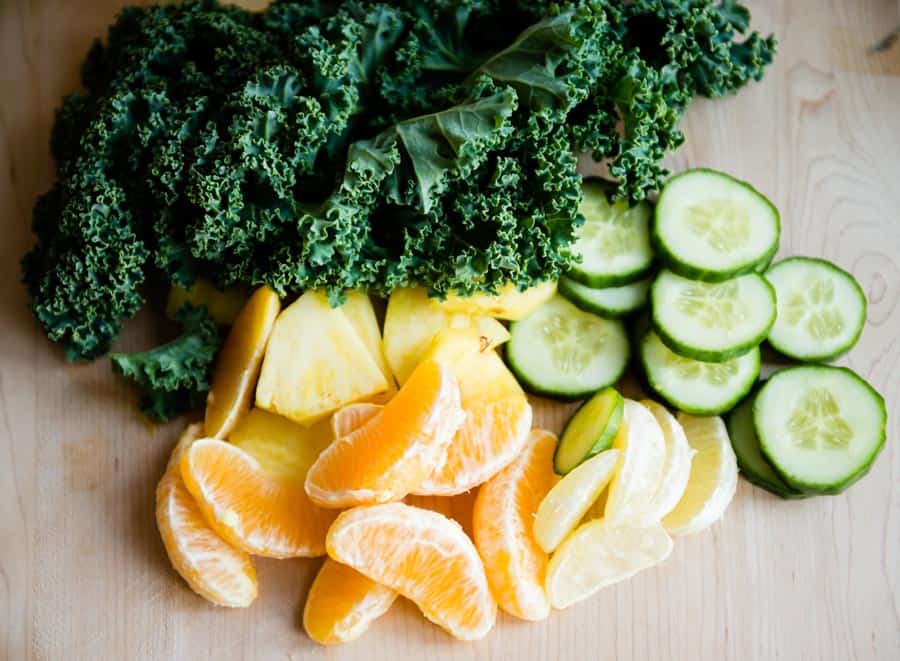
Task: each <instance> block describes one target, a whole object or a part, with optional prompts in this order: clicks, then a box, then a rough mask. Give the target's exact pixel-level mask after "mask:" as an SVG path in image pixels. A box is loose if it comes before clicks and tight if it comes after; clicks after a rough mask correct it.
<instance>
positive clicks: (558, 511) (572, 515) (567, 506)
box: [534, 449, 620, 553]
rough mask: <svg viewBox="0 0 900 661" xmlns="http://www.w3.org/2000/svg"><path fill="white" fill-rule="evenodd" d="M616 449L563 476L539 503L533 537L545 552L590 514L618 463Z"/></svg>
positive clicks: (557, 544) (550, 551) (551, 550)
mask: <svg viewBox="0 0 900 661" xmlns="http://www.w3.org/2000/svg"><path fill="white" fill-rule="evenodd" d="M619 452H620V451H619V450H615V449H611V450H606V451H605V452H601V453H599V454H597V455H595V456H593V457H591V458H590V459H588V460H587V461H585V462H584V463H583V464H580V465H579V466H577V467H576V468H575V469H573V470H572V471H570V472H569V473H567V474H566V475H565V476H564V477H563V478H562V479H561V480H560V481H559V482H557V483H556V485H555V486H554V487H553V488H552V489H551V490H550V492H549V493H548V494H547V495H546V496H545V497H544V499H543V500H542V501H541V503H540V506H539V507H538V509H537V513H536V514H535V517H534V538H535V540H536V541H537V543H538V545H539V546H540V547H541V548H542V549H543V550H544V551H545V552H547V553H552V552H553V551H555V550H556V547H558V546H559V545H560V544H561V543H562V541H563V540H564V539H565V538H566V537H568V536H569V533H571V532H572V531H573V530H574V529H575V526H577V525H578V523H579V522H580V521H581V520H582V519H583V518H584V516H585V515H586V514H587V513H588V512H589V511H590V509H591V507H592V506H593V505H594V503H595V502H597V499H598V498H599V497H600V494H601V493H602V492H603V490H604V489H605V488H606V485H607V484H608V483H609V481H610V479H611V478H612V476H613V472H614V471H615V469H616V466H617V465H618V462H619Z"/></svg>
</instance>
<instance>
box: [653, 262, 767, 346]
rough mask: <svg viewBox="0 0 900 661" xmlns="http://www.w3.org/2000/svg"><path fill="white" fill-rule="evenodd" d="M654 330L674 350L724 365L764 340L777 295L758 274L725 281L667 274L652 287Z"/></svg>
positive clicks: (658, 278) (661, 275)
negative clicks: (723, 363) (723, 362)
mask: <svg viewBox="0 0 900 661" xmlns="http://www.w3.org/2000/svg"><path fill="white" fill-rule="evenodd" d="M650 302H651V304H652V305H651V310H652V315H653V327H654V329H655V330H656V332H657V333H659V336H660V338H661V339H662V341H663V342H665V343H666V346H668V347H669V348H670V349H672V351H674V352H675V353H677V354H680V355H682V356H685V357H686V358H693V359H694V360H702V361H705V362H714V363H715V362H722V361H725V360H730V359H731V358H736V357H737V356H740V355H742V354H744V353H746V352H747V351H749V350H750V349H752V348H753V347H755V346H756V345H758V344H759V343H760V342H762V341H763V340H764V339H766V335H768V333H769V329H770V328H771V327H772V324H773V323H774V321H775V290H774V289H772V286H771V285H770V284H769V283H768V282H767V281H766V279H765V278H763V277H762V276H761V275H759V274H757V273H749V274H747V275H742V276H738V277H737V278H732V279H731V280H726V281H724V282H701V281H699V280H688V279H687V278H683V277H682V276H680V275H676V274H675V273H673V272H672V271H667V270H663V271H661V272H660V274H659V275H658V276H657V278H656V280H654V281H653V285H652V286H651V287H650Z"/></svg>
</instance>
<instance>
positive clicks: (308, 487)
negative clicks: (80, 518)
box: [157, 171, 885, 644]
mask: <svg viewBox="0 0 900 661" xmlns="http://www.w3.org/2000/svg"><path fill="white" fill-rule="evenodd" d="M584 193H585V196H584V204H583V206H582V210H583V212H584V214H585V216H586V220H587V222H586V224H585V225H584V228H583V229H582V235H581V238H580V239H579V242H578V244H577V245H578V248H579V250H581V251H582V256H583V258H584V259H583V260H582V263H581V264H580V265H579V267H578V268H576V269H575V270H574V271H573V272H572V273H571V274H569V276H568V277H566V278H564V279H562V280H561V281H560V283H559V285H558V288H559V293H560V295H557V284H556V283H548V284H546V285H542V286H540V287H536V288H534V289H531V290H528V291H525V292H519V291H517V290H515V289H510V290H506V291H503V292H501V293H500V294H499V295H497V296H475V297H471V298H462V297H455V296H451V297H449V298H448V299H447V300H445V301H437V300H434V299H431V298H429V297H428V296H427V294H426V292H424V291H423V290H418V289H399V290H397V291H395V292H394V293H393V294H392V296H391V297H390V299H389V300H388V303H387V308H386V310H385V319H384V324H383V337H382V326H381V324H379V320H378V316H377V315H376V312H375V309H374V307H373V304H372V301H371V300H370V299H369V297H368V296H366V295H364V294H361V293H358V292H349V293H348V294H347V299H346V302H345V303H344V304H343V305H341V306H338V307H332V306H331V305H330V304H329V300H328V299H327V297H326V296H325V295H324V294H322V293H321V292H317V291H309V292H306V293H304V294H302V295H301V296H300V297H299V298H297V299H296V300H294V301H293V302H292V303H291V304H290V305H288V306H287V308H286V309H284V310H281V301H280V300H279V298H278V296H277V295H276V294H275V293H274V292H272V291H271V290H269V289H268V288H266V287H263V288H261V289H259V290H257V291H256V292H254V293H253V294H252V295H251V296H250V297H249V298H248V299H247V300H246V303H245V304H244V305H243V307H242V308H241V309H240V311H238V312H236V313H235V312H234V311H233V310H224V311H222V312H221V314H222V315H223V318H224V317H225V316H226V313H227V315H229V316H231V317H233V319H234V321H233V325H232V328H231V331H230V334H229V336H228V339H227V341H226V344H225V346H224V348H223V350H222V352H221V354H220V356H219V358H218V363H217V366H216V371H215V374H214V375H213V379H212V389H211V392H210V395H209V399H208V402H207V409H206V416H205V420H204V423H203V424H202V425H191V426H189V427H188V429H187V430H186V431H185V433H184V434H183V436H182V438H181V439H180V440H179V442H178V444H177V445H176V447H175V449H174V450H173V452H172V457H171V460H170V462H169V465H168V467H167V468H166V471H165V474H164V475H163V478H162V480H161V481H160V484H159V488H158V490H157V521H158V526H159V530H160V533H161V535H162V537H163V541H164V544H165V547H166V550H167V552H168V554H169V557H170V559H171V561H172V565H173V566H174V567H175V569H176V570H177V571H178V572H179V573H180V574H181V575H182V576H183V577H184V579H185V580H186V581H187V583H188V585H189V586H190V587H191V588H192V589H193V590H194V591H195V592H197V593H198V594H200V595H202V596H203V597H205V598H207V599H208V600H210V601H211V602H213V603H216V604H220V605H225V606H233V607H242V606H248V605H249V604H250V603H251V602H252V601H253V600H254V599H255V598H256V595H257V580H256V575H255V572H254V569H253V565H252V561H251V556H252V555H257V556H264V557H271V558H292V557H315V556H323V555H327V559H326V560H325V562H324V563H323V564H322V565H321V568H320V569H319V573H318V575H317V577H316V579H315V580H314V582H313V584H312V587H311V589H310V592H309V595H308V597H307V600H306V605H305V608H304V613H303V624H304V628H305V629H306V631H307V633H308V634H309V636H310V637H311V638H312V639H314V640H316V641H318V642H320V643H322V644H333V643H340V642H346V641H349V640H353V639H354V638H357V637H359V636H360V635H362V633H363V632H365V631H366V629H367V628H368V627H369V625H370V624H371V623H372V622H373V621H375V620H376V619H377V618H378V617H380V616H381V615H383V614H384V613H386V612H387V611H388V610H389V609H390V607H391V605H392V604H393V602H394V601H395V600H396V598H397V597H398V596H402V597H405V598H407V599H409V600H411V601H412V602H414V603H415V604H416V605H417V606H418V607H419V609H420V610H421V612H422V614H423V615H424V616H425V617H426V618H427V619H429V620H431V621H432V622H434V623H435V624H437V625H438V626H440V627H442V628H443V629H445V630H446V631H447V632H449V633H450V634H451V635H452V636H454V637H456V638H458V639H461V640H473V639H478V638H481V637H483V636H485V635H486V634H487V633H488V632H489V631H490V630H491V628H492V627H493V626H494V623H495V621H496V616H497V609H498V608H500V609H502V610H504V611H506V612H507V613H509V614H511V615H513V616H515V617H518V618H522V619H525V620H540V619H543V618H546V617H547V616H548V615H549V613H550V611H551V609H552V608H565V607H567V606H570V605H572V604H574V603H576V602H578V601H581V600H582V599H585V598H587V597H588V596H590V595H591V594H593V593H595V592H596V591H598V590H600V589H601V588H603V587H606V586H609V585H612V584H615V583H617V582H619V581H622V580H624V579H627V578H629V577H631V576H633V575H634V574H636V573H637V572H640V571H642V570H644V569H647V568H649V567H653V566H655V565H658V564H659V563H661V562H663V561H664V560H665V559H666V558H667V557H668V555H669V554H670V552H671V550H672V546H673V541H672V536H677V535H686V534H692V533H696V532H699V531H701V530H704V529H706V528H707V527H709V526H710V525H712V524H713V523H715V522H716V521H718V520H719V519H720V518H721V517H722V516H723V514H724V512H725V510H726V508H727V507H728V505H729V503H730V502H731V500H732V498H733V497H734V494H735V490H736V486H737V475H738V466H739V465H740V467H741V469H742V470H743V471H744V472H745V474H746V475H747V476H748V478H749V479H751V480H752V481H753V482H755V483H756V484H759V485H761V486H763V487H765V488H767V489H769V490H771V491H773V492H775V493H778V494H779V495H782V496H784V497H786V498H792V497H799V496H803V495H808V494H811V493H837V492H839V491H841V490H843V489H844V488H846V486H847V485H849V484H851V483H852V482H853V481H855V480H856V479H858V478H859V477H860V476H861V475H863V474H864V473H865V472H866V470H868V467H869V466H870V465H871V463H872V461H873V460H874V457H875V455H876V454H877V453H878V451H879V450H880V448H881V446H882V444H883V442H884V428H885V411H884V404H883V401H882V400H881V398H880V396H878V394H877V393H875V392H874V391H873V390H872V389H871V388H870V387H869V386H868V384H866V383H865V382H864V381H863V380H862V379H860V378H859V377H858V376H856V375H855V374H854V373H853V372H851V371H850V370H847V369H845V368H837V367H829V366H823V365H807V366H801V367H794V368H790V369H786V370H782V371H780V372H778V373H776V374H775V375H774V376H772V377H771V378H770V379H769V380H768V381H767V382H765V384H764V385H762V386H761V387H759V388H758V389H757V390H755V391H754V393H753V394H752V395H751V396H750V397H747V398H744V396H745V394H746V393H747V392H748V391H749V390H750V389H751V388H752V387H753V386H754V384H755V383H756V380H757V378H758V374H759V369H760V358H759V356H760V353H759V346H758V345H759V343H760V342H761V341H762V340H763V339H764V338H766V337H768V338H769V341H770V343H771V344H772V345H773V346H774V347H776V348H778V349H779V350H780V351H782V352H783V353H785V354H787V355H791V356H794V357H795V358H797V359H798V360H822V359H825V358H829V357H833V356H834V355H836V354H837V353H840V352H841V351H844V350H846V349H847V348H849V347H850V346H852V344H853V343H854V342H855V341H856V338H857V337H858V335H859V327H860V326H861V324H862V320H863V319H864V317H865V299H864V298H863V297H862V294H861V292H860V291H859V289H858V285H856V283H855V281H853V280H852V277H851V276H849V275H847V274H846V273H844V272H843V271H840V270H838V269H836V267H833V266H831V265H829V264H827V263H825V262H821V261H819V260H808V259H793V260H785V261H783V262H781V263H779V264H776V265H775V266H774V267H771V268H769V269H768V270H767V271H766V275H765V277H763V276H761V275H759V273H757V271H760V270H763V269H765V268H766V267H767V265H768V262H769V260H770V259H771V257H772V254H773V253H774V251H775V248H776V247H777V239H778V232H779V225H778V217H777V213H776V212H775V211H774V208H773V207H772V206H771V205H770V204H769V203H768V202H767V201H766V200H765V198H763V197H762V196H761V195H760V194H759V193H757V192H756V191H754V190H752V189H750V188H749V187H747V186H746V185H744V184H741V183H740V182H736V181H735V180H733V179H731V178H729V177H727V176H725V175H721V174H719V173H713V172H709V171H693V172H689V173H686V174H684V175H681V176H679V177H676V178H674V179H673V180H672V181H671V182H670V183H669V184H668V185H667V186H666V188H665V189H664V190H663V192H662V194H661V196H660V200H659V203H658V205H657V207H656V210H655V212H654V210H653V209H652V208H651V207H650V205H649V204H647V203H643V204H641V205H638V206H637V207H634V208H627V207H625V206H623V205H621V204H612V203H610V202H609V201H608V200H607V198H606V189H605V188H604V186H603V185H602V184H600V183H597V182H588V183H586V185H585V191H584ZM651 235H652V238H651ZM651 246H655V250H654V249H652V248H651ZM657 254H658V255H659V256H660V257H661V259H662V261H663V263H664V264H665V267H666V268H663V269H662V270H661V271H659V272H658V273H657V274H656V275H655V276H652V277H651V275H650V271H651V269H653V268H654V259H655V256H656V255H657ZM651 278H652V282H651ZM241 296H243V294H241ZM648 302H649V303H650V305H651V311H652V314H651V316H650V319H649V320H646V321H644V322H641V321H638V322H637V323H636V324H634V328H637V329H638V330H639V331H640V333H639V337H638V346H639V351H638V353H639V354H640V357H641V362H642V364H643V366H644V370H645V374H646V376H647V379H648V381H649V383H650V385H651V386H652V388H653V389H654V390H656V391H657V392H658V393H659V394H660V396H661V397H662V398H663V399H665V400H666V401H667V402H668V403H669V404H671V405H673V406H674V407H675V408H678V409H680V411H679V412H678V413H677V414H673V413H671V412H670V411H669V410H668V409H667V408H666V407H665V406H663V405H662V404H659V403H657V402H654V401H651V400H646V399H645V400H642V401H635V400H633V399H627V398H624V397H623V396H622V395H621V394H620V393H619V392H618V391H617V390H615V389H614V388H613V387H612V386H613V384H614V383H615V382H616V381H618V379H619V378H620V377H621V376H622V374H623V372H624V371H625V369H626V367H627V364H628V361H629V355H630V339H629V332H628V330H627V329H626V326H625V323H624V322H623V321H622V320H621V317H623V316H625V315H628V314H631V313H634V312H636V311H638V310H639V309H640V308H641V307H642V306H644V305H646V304H647V303H648ZM224 307H227V306H224V303H223V308H224ZM776 311H777V314H776ZM776 316H777V318H776ZM498 319H502V320H505V321H510V322H511V323H510V327H509V329H507V327H506V326H505V325H504V324H503V323H501V322H500V321H499V320H498ZM632 334H633V332H632ZM503 345H505V346H504V348H505V354H506V361H505V362H504V360H503V358H501V356H500V354H499V353H498V349H499V348H500V347H501V346H503ZM507 365H509V367H507ZM517 377H518V378H517ZM520 383H521V384H523V385H524V386H525V387H526V388H528V389H529V390H531V391H533V392H537V393H542V394H545V395H550V396H554V397H558V398H562V399H582V398H586V399H585V401H583V402H582V404H581V406H580V407H579V408H578V410H577V411H576V412H575V414H574V415H573V416H572V418H571V419H570V420H569V422H568V424H567V425H566V426H565V428H564V429H563V432H562V434H561V436H560V439H559V441H557V438H556V436H555V435H554V434H552V433H550V432H549V431H545V430H541V429H533V428H532V427H533V426H532V408H531V404H530V403H529V400H528V398H527V396H526V394H525V391H524V390H523V388H522V386H520ZM742 398H744V400H743V402H741V403H740V405H739V406H737V408H734V406H735V404H736V403H738V402H739V400H741V399H742ZM732 408H734V410H733V411H732V412H731V414H730V416H729V417H728V421H727V424H726V422H725V421H723V419H722V418H720V417H717V415H716V414H718V413H722V412H726V411H729V410H730V409H732ZM729 432H730V436H729Z"/></svg>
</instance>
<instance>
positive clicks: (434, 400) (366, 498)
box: [307, 361, 461, 507]
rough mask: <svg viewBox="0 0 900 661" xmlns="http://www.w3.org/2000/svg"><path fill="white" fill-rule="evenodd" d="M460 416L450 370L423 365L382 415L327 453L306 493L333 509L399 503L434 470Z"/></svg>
mask: <svg viewBox="0 0 900 661" xmlns="http://www.w3.org/2000/svg"><path fill="white" fill-rule="evenodd" d="M460 417H461V413H460V411H459V389H458V387H457V385H456V381H455V379H454V378H453V376H452V374H451V373H450V371H449V370H448V369H447V368H445V367H443V366H442V365H441V364H439V363H437V362H434V361H426V362H423V363H422V364H421V365H420V366H419V367H418V368H416V370H415V372H413V375H412V376H411V377H410V379H409V381H407V382H406V384H405V385H404V386H403V388H401V389H400V391H399V392H398V393H397V395H396V396H395V397H394V398H393V399H392V400H391V401H390V402H388V404H387V405H385V407H384V409H383V410H382V411H380V412H379V413H378V414H377V415H376V416H374V417H373V418H372V419H371V420H369V422H367V423H366V424H365V425H363V426H362V427H360V428H359V429H357V430H356V431H354V432H352V433H351V434H349V435H347V436H344V437H343V438H340V439H338V440H336V441H335V442H334V443H332V444H331V446H329V447H328V449H327V450H326V451H325V452H323V453H322V455H321V456H320V457H319V459H318V460H317V461H316V463H315V464H314V465H313V467H312V468H311V469H310V472H309V475H308V477H307V493H309V494H310V497H312V498H313V500H314V501H315V502H318V503H320V504H322V505H323V506H328V507H347V506H353V505H357V504H362V503H371V502H385V501H388V500H398V499H400V498H402V497H403V496H405V495H406V494H408V493H409V492H410V491H412V490H413V489H415V488H416V487H417V486H418V485H419V484H421V482H422V481H423V480H424V479H425V478H426V477H428V475H429V474H431V473H432V472H433V471H434V470H435V467H436V466H437V464H438V462H439V461H440V460H442V458H443V455H444V453H445V450H446V446H447V444H448V443H449V442H450V439H451V438H452V433H453V431H455V429H456V427H457V424H458V422H459V418H460Z"/></svg>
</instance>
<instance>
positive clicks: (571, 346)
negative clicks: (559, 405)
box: [507, 169, 886, 498]
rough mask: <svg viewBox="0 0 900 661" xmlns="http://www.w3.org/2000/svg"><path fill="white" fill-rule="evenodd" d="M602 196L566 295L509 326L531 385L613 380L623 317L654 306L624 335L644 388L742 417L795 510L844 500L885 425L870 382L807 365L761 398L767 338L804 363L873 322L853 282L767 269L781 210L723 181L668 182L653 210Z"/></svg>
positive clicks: (590, 189)
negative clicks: (796, 502)
mask: <svg viewBox="0 0 900 661" xmlns="http://www.w3.org/2000/svg"><path fill="white" fill-rule="evenodd" d="M608 190H609V189H608V186H607V185H605V184H604V183H603V182H602V181H600V180H592V179H589V180H586V181H585V184H584V187H583V202H582V205H581V211H582V214H583V215H584V217H585V223H584V225H583V226H582V227H581V228H580V230H579V232H580V233H579V238H578V240H577V242H576V244H575V250H576V252H578V253H579V255H580V257H581V263H580V264H579V265H578V266H576V267H575V268H573V269H572V270H571V271H570V272H569V273H568V274H567V275H566V276H565V277H563V278H561V279H560V281H559V294H560V296H559V297H555V298H553V299H551V300H549V301H548V302H547V303H546V304H545V305H543V306H542V307H540V308H539V309H538V310H536V311H535V312H534V313H533V314H532V315H530V316H529V317H527V318H525V319H523V320H521V321H518V322H515V323H513V324H512V326H511V329H510V335H511V336H510V339H509V343H508V349H507V361H508V362H509V365H510V367H511V369H512V370H513V371H514V372H515V373H516V375H517V376H518V377H519V379H520V381H521V382H522V384H523V385H524V386H525V387H526V388H528V389H529V390H530V391H531V392H535V393H539V394H542V395H547V396H550V397H555V398H557V399H562V400H568V399H573V398H575V399H577V398H580V397H583V396H585V395H587V394H589V393H591V392H596V391H597V390H598V389H600V388H603V387H606V386H610V385H612V384H614V383H615V382H616V380H617V379H618V378H619V376H620V375H621V374H622V372H623V370H624V369H625V367H626V363H627V356H628V348H627V345H628V342H626V340H625V337H626V335H627V334H626V331H625V326H624V325H623V322H622V321H621V319H622V318H623V317H625V316H627V315H633V314H636V313H639V312H640V310H641V309H642V308H644V307H649V313H648V314H643V315H641V314H636V316H635V320H634V322H633V323H632V324H631V333H630V335H631V341H632V343H633V345H634V346H633V349H632V350H633V352H634V353H635V354H636V355H637V356H638V359H639V360H638V362H639V363H640V365H641V367H642V373H643V376H644V377H645V381H646V384H647V385H648V386H649V388H650V389H651V390H652V391H653V392H655V393H656V394H658V395H659V397H660V398H661V399H663V400H664V401H665V402H667V403H668V404H669V405H671V406H672V407H674V408H676V409H679V410H681V411H685V412H687V413H691V414H694V415H701V416H704V415H705V416H710V415H722V414H729V412H732V411H733V412H732V413H730V415H729V417H728V420H729V427H730V429H731V432H732V440H733V441H734V442H735V444H734V449H735V451H736V452H737V453H738V461H739V462H740V465H741V469H742V470H743V472H744V474H745V475H746V476H747V477H748V479H749V480H750V481H751V482H754V483H755V484H757V485H759V486H762V487H763V488H766V489H768V490H769V491H771V492H773V493H775V494H777V495H780V496H783V497H786V498H793V497H798V496H803V495H813V494H817V493H839V492H840V491H842V490H844V489H845V488H846V487H847V486H849V485H850V484H852V483H853V482H854V481H855V480H856V479H858V478H859V477H860V476H861V475H864V474H865V473H866V471H868V469H869V467H870V466H871V464H872V462H873V461H874V459H875V457H876V456H877V454H878V452H879V450H880V449H881V447H882V445H883V444H884V440H885V427H886V413H885V409H884V401H883V400H882V398H881V396H880V395H879V394H878V393H876V392H875V391H874V390H873V389H872V388H871V387H870V386H869V385H868V384H867V383H866V382H865V381H864V380H862V379H861V378H860V377H858V376H857V375H856V374H854V373H853V372H851V371H850V370H847V369H846V368H838V367H830V366H824V365H818V366H800V367H787V368H785V369H783V370H781V372H779V373H778V374H777V375H776V377H773V378H772V379H770V380H769V381H768V382H766V384H764V385H762V387H761V388H758V387H757V384H758V380H759V376H760V369H761V351H760V346H761V344H762V343H763V342H766V341H767V342H768V344H769V345H770V346H771V347H772V348H773V349H775V350H776V351H777V352H779V353H780V354H782V355H783V356H784V357H786V358H788V359H793V360H796V361H801V362H807V363H808V362H821V361H827V360H832V359H834V358H837V357H838V356H840V355H842V354H844V353H845V352H847V351H849V350H850V349H851V348H852V347H853V345H854V344H855V343H856V341H857V340H858V338H859V336H860V333H861V332H862V328H863V325H864V322H865V319H866V298H865V295H864V294H863V291H862V289H861V288H860V286H859V284H858V283H857V282H856V280H855V279H854V278H853V276H852V275H850V274H849V273H847V272H845V271H843V270H842V269H840V268H838V267H837V266H835V265H834V264H831V263H830V262H827V261H825V260H822V259H813V258H808V257H791V258H788V259H785V260H783V261H780V262H778V263H777V264H775V265H773V266H770V262H771V260H772V257H773V256H774V254H775V253H776V252H777V250H778V240H779V236H780V231H781V223H780V218H779V215H778V211H777V209H776V208H775V207H774V206H773V205H772V203H771V202H769V200H767V199H766V198H765V197H764V196H763V195H762V194H761V193H759V192H758V191H757V190H755V189H754V188H752V187H751V186H750V185H749V184H746V183H744V182H741V181H738V180H736V179H734V178H733V177H730V176H729V175H726V174H723V173H721V172H715V171H712V170H704V169H698V170H689V171H687V172H684V173H682V174H679V175H677V176H675V177H673V178H672V179H670V180H669V181H668V183H666V185H665V186H664V187H663V189H662V191H661V192H660V195H659V199H658V200H657V202H656V205H655V207H654V206H652V205H651V204H650V203H648V202H642V203H640V204H639V205H637V206H635V207H632V208H628V207H627V206H626V205H625V204H624V203H621V202H617V203H613V202H611V201H610V200H609V198H608V197H607V194H608ZM657 258H658V262H659V267H658V269H657V270H656V273H655V275H651V272H652V271H653V270H654V263H655V262H654V260H655V259H657ZM757 390H758V393H759V394H758V395H756V394H755V393H756V391H757ZM751 391H753V392H754V394H748V393H751Z"/></svg>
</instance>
